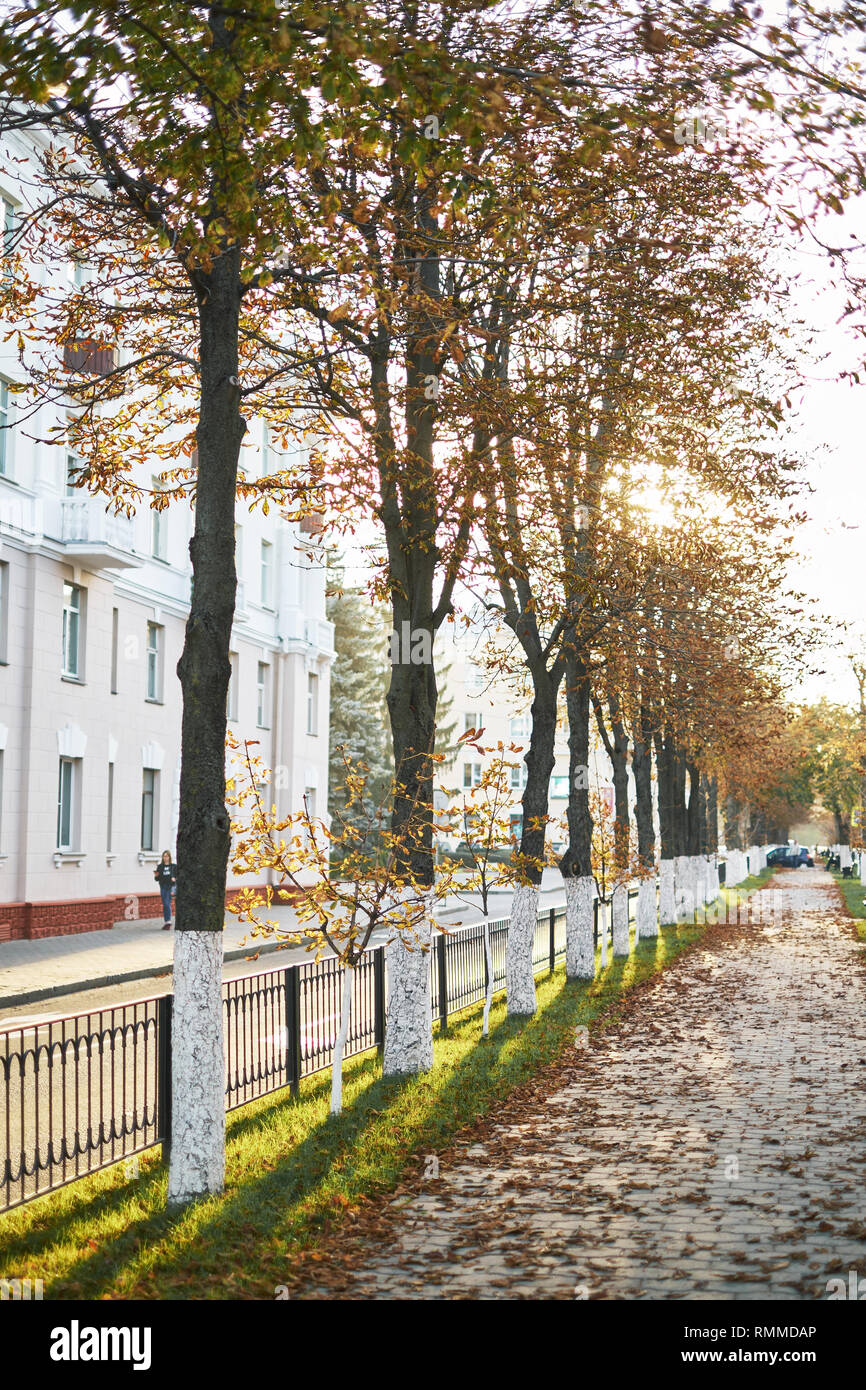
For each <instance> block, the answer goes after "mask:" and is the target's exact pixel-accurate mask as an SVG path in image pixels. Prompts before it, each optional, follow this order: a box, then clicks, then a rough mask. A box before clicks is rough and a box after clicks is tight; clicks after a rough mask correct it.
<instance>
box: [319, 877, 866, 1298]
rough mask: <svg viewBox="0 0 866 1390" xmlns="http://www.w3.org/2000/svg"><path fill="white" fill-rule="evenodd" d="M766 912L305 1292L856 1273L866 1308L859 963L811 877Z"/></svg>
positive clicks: (772, 900) (607, 1034)
mask: <svg viewBox="0 0 866 1390" xmlns="http://www.w3.org/2000/svg"><path fill="white" fill-rule="evenodd" d="M763 904H764V911H763V912H762V913H761V917H762V919H763V920H761V921H759V922H757V923H752V924H751V925H749V926H746V927H742V926H741V927H739V928H727V929H721V928H718V929H716V930H715V931H714V932H713V933H712V937H711V939H710V941H709V942H708V944H707V945H706V946H704V945H702V946H701V947H699V948H698V949H697V950H695V951H693V952H692V953H690V954H688V955H686V956H685V957H684V958H683V959H681V960H680V961H679V962H677V963H676V964H674V965H673V966H672V967H671V968H669V969H668V970H667V971H666V972H665V973H664V974H663V975H661V976H659V977H658V979H657V980H656V981H655V982H654V983H653V984H652V985H651V986H649V987H648V988H647V989H645V991H644V992H643V994H642V995H641V997H640V999H639V1000H638V1001H637V1003H636V1006H635V1008H634V1009H633V1010H631V1012H630V1014H629V1016H628V1017H627V1018H626V1019H625V1020H623V1021H621V1022H619V1023H617V1024H615V1025H614V1026H612V1027H610V1028H608V1029H606V1030H604V1031H603V1032H601V1033H600V1034H599V1035H598V1036H597V1037H593V1038H592V1039H591V1041H590V1044H589V1046H588V1047H587V1048H586V1049H585V1050H582V1051H581V1050H578V1049H576V1050H575V1053H574V1058H573V1061H570V1062H569V1063H568V1065H567V1066H566V1068H565V1069H564V1071H560V1073H559V1078H560V1081H559V1083H558V1084H557V1088H556V1089H554V1090H553V1091H552V1093H551V1094H550V1095H549V1096H548V1097H547V1099H546V1101H545V1100H544V1098H543V1097H539V1096H538V1095H537V1094H536V1095H535V1096H534V1097H533V1096H532V1095H530V1097H529V1099H528V1100H527V1101H526V1103H525V1104H523V1106H522V1108H521V1106H520V1105H518V1106H517V1107H516V1108H515V1107H509V1110H508V1113H507V1121H506V1122H502V1123H494V1124H492V1125H489V1126H488V1127H487V1132H486V1134H485V1136H484V1141H483V1142H482V1143H475V1144H470V1145H469V1146H468V1147H467V1146H465V1145H464V1146H463V1147H462V1148H457V1149H455V1150H452V1151H451V1152H450V1153H449V1155H448V1156H447V1157H446V1159H445V1160H444V1161H443V1163H442V1166H441V1169H440V1173H439V1176H438V1178H431V1179H429V1180H427V1181H422V1180H420V1179H419V1180H418V1182H417V1183H415V1184H414V1192H413V1195H412V1196H411V1198H410V1200H409V1201H408V1203H407V1202H406V1199H405V1198H402V1199H400V1203H399V1205H396V1204H395V1206H393V1207H392V1208H391V1210H389V1212H388V1213H387V1222H386V1223H385V1224H386V1226H387V1234H388V1235H389V1236H390V1237H393V1238H392V1239H388V1240H387V1242H386V1243H385V1244H381V1243H379V1242H377V1241H374V1240H372V1239H370V1238H369V1237H368V1238H367V1239H366V1244H364V1243H363V1242H362V1247H361V1248H360V1250H359V1251H358V1252H357V1258H354V1259H353V1260H352V1262H351V1268H350V1269H349V1270H348V1271H347V1272H346V1273H345V1275H343V1274H341V1275H340V1279H341V1280H342V1283H339V1284H338V1285H337V1286H335V1285H334V1283H333V1281H332V1280H330V1279H329V1280H328V1287H327V1288H326V1287H324V1281H322V1284H321V1285H320V1286H319V1287H313V1286H309V1287H307V1288H306V1289H303V1290H298V1293H299V1294H300V1296H301V1297H304V1296H307V1297H310V1296H312V1297H314V1298H315V1297H330V1298H333V1297H340V1298H350V1299H354V1298H358V1299H361V1298H363V1299H367V1298H423V1299H434V1298H446V1299H455V1298H457V1299H460V1298H482V1299H491V1298H492V1299H497V1298H537V1299H547V1298H557V1299H574V1298H591V1299H592V1298H596V1299H598V1298H617V1299H637V1298H644V1299H654V1298H656V1299H673V1298H680V1299H701V1298H729V1299H753V1298H774V1299H825V1298H828V1297H829V1295H830V1293H831V1292H833V1290H834V1289H836V1290H837V1291H838V1289H839V1288H840V1287H841V1282H837V1284H836V1285H835V1286H834V1285H832V1284H830V1285H829V1287H828V1281H829V1280H833V1279H836V1280H837V1281H843V1280H844V1283H845V1286H846V1287H847V1286H848V1283H849V1278H850V1271H851V1270H855V1271H857V1272H858V1273H859V1277H860V1278H862V1279H863V1284H862V1286H861V1292H862V1293H864V1294H866V1009H864V1002H866V1001H864V996H866V973H864V966H863V959H862V957H863V948H862V946H860V945H859V944H858V942H857V938H856V932H855V929H854V924H853V923H852V921H851V919H850V918H846V917H845V916H844V915H843V913H842V910H841V907H840V906H839V902H838V898H837V895H836V890H835V888H834V886H833V882H832V880H831V879H830V877H829V875H827V874H825V873H824V872H823V871H821V870H808V869H801V870H792V871H790V872H788V873H782V874H780V875H778V876H777V877H776V879H775V880H774V887H773V889H772V890H765V892H764V895H763ZM768 907H772V909H773V912H769V911H767V910H766V909H767V908H768ZM563 1081H564V1084H563ZM411 1187H412V1185H410V1188H411ZM320 1268H321V1265H320ZM311 1277H313V1276H311ZM837 1296H839V1295H838V1292H837Z"/></svg>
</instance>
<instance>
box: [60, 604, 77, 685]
mask: <svg viewBox="0 0 866 1390" xmlns="http://www.w3.org/2000/svg"><path fill="white" fill-rule="evenodd" d="M63 674H64V676H72V677H73V678H74V679H76V680H77V679H78V678H79V676H80V674H81V589H80V588H79V586H78V585H77V584H64V585H63Z"/></svg>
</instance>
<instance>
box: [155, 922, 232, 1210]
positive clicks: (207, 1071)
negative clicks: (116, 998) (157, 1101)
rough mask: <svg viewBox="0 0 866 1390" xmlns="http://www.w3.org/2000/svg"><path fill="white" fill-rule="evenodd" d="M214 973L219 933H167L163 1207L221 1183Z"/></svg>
mask: <svg viewBox="0 0 866 1390" xmlns="http://www.w3.org/2000/svg"><path fill="white" fill-rule="evenodd" d="M222 978H223V934H222V932H213V931H179V932H175V937H174V1003H173V1006H172V1019H171V1156H170V1159H169V1170H168V1199H167V1204H168V1207H169V1209H170V1210H171V1209H176V1208H178V1207H182V1206H185V1205H186V1203H187V1202H193V1201H195V1200H196V1199H197V1198H199V1197H206V1196H210V1195H211V1194H213V1193H218V1192H222V1190H223V1185H224V1183H225V1166H226V1156H225V1139H226V1109H225V1106H226V1102H225V1062H224V1059H223V1005H222Z"/></svg>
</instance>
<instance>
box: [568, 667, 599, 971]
mask: <svg viewBox="0 0 866 1390" xmlns="http://www.w3.org/2000/svg"><path fill="white" fill-rule="evenodd" d="M565 680H566V706H567V709H568V730H569V737H568V753H569V758H568V812H567V816H568V832H569V841H568V848H567V850H566V852H565V854H564V855H563V856H562V859H561V861H560V865H559V867H560V872H561V873H562V876H563V878H564V879H565V975H566V979H569V980H591V979H592V977H593V975H594V974H595V945H594V942H593V906H592V905H593V900H594V887H595V880H594V878H593V876H592V814H591V812H590V809H589V705H590V696H589V673H588V671H587V669H586V667H585V665H584V664H583V662H582V661H579V660H578V659H577V657H575V656H569V658H568V661H567V664H566V675H565Z"/></svg>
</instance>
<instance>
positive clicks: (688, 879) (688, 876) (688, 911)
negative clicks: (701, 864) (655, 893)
mask: <svg viewBox="0 0 866 1390" xmlns="http://www.w3.org/2000/svg"><path fill="white" fill-rule="evenodd" d="M674 887H675V891H676V902H677V921H678V922H690V921H691V920H692V918H693V917H694V914H695V897H694V881H693V879H692V869H691V861H690V859H689V856H688V855H687V854H678V855H677V857H676V859H675V860H674Z"/></svg>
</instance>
